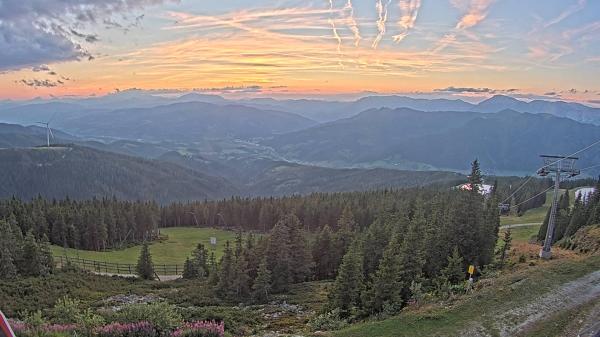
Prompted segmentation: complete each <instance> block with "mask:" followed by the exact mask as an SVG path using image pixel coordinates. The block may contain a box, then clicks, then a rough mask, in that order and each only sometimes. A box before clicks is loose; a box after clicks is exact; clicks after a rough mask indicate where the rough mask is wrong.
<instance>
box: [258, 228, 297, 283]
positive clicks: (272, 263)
mask: <svg viewBox="0 0 600 337" xmlns="http://www.w3.org/2000/svg"><path fill="white" fill-rule="evenodd" d="M289 232H290V229H289V228H288V226H287V224H286V222H285V221H278V222H277V223H276V224H275V227H273V230H271V234H270V236H269V240H268V244H267V250H266V252H265V254H266V259H267V266H268V268H269V270H270V271H271V279H272V289H273V291H274V292H283V291H286V290H287V289H288V288H289V285H290V283H291V282H293V280H294V276H293V274H292V259H291V252H290V242H289V240H290V239H289V237H290V233H289Z"/></svg>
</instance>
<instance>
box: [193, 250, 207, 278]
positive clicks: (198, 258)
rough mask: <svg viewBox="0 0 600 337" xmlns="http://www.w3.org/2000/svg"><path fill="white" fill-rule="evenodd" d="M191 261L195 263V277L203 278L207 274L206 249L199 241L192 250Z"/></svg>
mask: <svg viewBox="0 0 600 337" xmlns="http://www.w3.org/2000/svg"><path fill="white" fill-rule="evenodd" d="M192 263H194V265H195V270H196V273H197V277H200V278H204V277H206V276H207V275H208V272H209V270H208V268H209V267H208V250H207V249H206V247H205V246H204V245H203V244H201V243H199V244H198V245H197V246H196V249H195V250H194V251H193V252H192Z"/></svg>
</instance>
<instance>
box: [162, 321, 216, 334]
mask: <svg viewBox="0 0 600 337" xmlns="http://www.w3.org/2000/svg"><path fill="white" fill-rule="evenodd" d="M224 335H225V324H223V322H215V321H198V322H192V323H185V324H184V325H183V326H181V327H179V328H178V329H177V330H175V331H173V333H171V337H223V336H224Z"/></svg>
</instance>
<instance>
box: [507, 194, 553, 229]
mask: <svg viewBox="0 0 600 337" xmlns="http://www.w3.org/2000/svg"><path fill="white" fill-rule="evenodd" d="M563 192H564V191H563ZM552 193H553V191H548V192H547V193H546V203H545V204H544V205H543V206H542V207H538V208H533V209H530V210H527V211H526V212H525V213H524V214H523V215H521V216H515V215H509V216H501V217H500V224H501V225H515V224H521V223H540V224H541V223H542V222H543V221H544V218H545V217H546V213H548V209H549V208H550V206H551V205H552Z"/></svg>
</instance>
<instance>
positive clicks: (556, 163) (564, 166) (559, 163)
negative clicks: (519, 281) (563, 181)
mask: <svg viewBox="0 0 600 337" xmlns="http://www.w3.org/2000/svg"><path fill="white" fill-rule="evenodd" d="M540 157H542V160H543V161H544V166H542V168H541V169H539V170H538V172H537V173H538V175H540V176H542V177H545V176H547V175H549V174H551V173H554V195H553V199H552V208H551V210H550V219H548V228H547V229H546V239H545V240H544V246H543V247H542V250H541V251H540V257H541V258H542V259H544V260H549V259H550V258H551V257H552V252H551V248H552V241H553V240H554V227H555V222H556V210H557V208H558V192H559V186H560V177H561V175H563V174H564V175H565V177H567V178H571V177H574V176H576V175H578V174H579V170H577V169H575V162H576V161H577V159H579V158H576V157H564V156H548V155H541V156H540Z"/></svg>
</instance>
